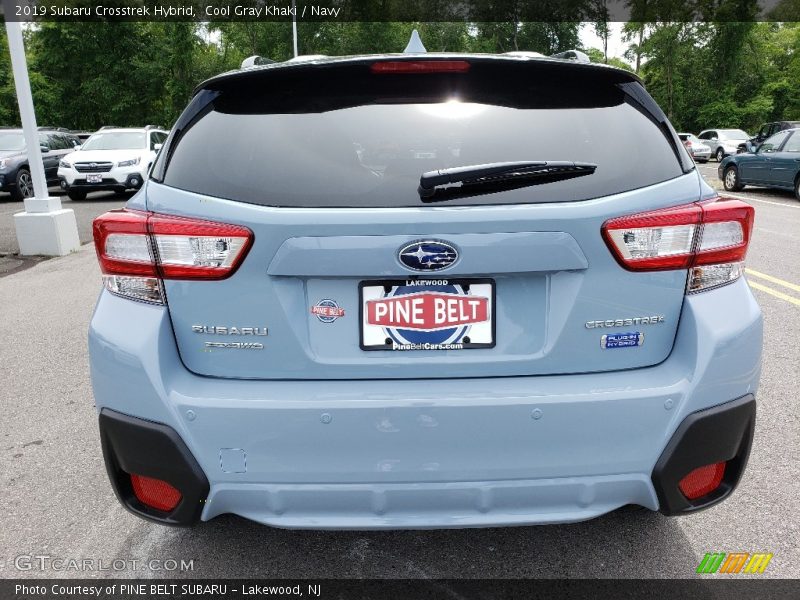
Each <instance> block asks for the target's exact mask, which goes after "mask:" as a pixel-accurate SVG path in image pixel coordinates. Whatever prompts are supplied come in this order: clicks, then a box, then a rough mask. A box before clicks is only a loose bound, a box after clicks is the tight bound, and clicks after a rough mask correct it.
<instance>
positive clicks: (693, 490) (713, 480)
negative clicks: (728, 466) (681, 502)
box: [678, 462, 725, 500]
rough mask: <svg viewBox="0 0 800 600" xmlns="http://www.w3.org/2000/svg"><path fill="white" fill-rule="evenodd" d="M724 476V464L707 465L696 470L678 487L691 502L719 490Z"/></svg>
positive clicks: (682, 480)
mask: <svg viewBox="0 0 800 600" xmlns="http://www.w3.org/2000/svg"><path fill="white" fill-rule="evenodd" d="M724 475H725V463H724V462H720V463H716V464H714V465H706V466H705V467H699V468H697V469H695V470H694V471H692V472H691V473H689V474H688V475H687V476H686V477H684V478H683V479H681V481H680V483H679V484H678V487H679V488H680V490H681V492H683V495H684V496H686V497H687V498H688V499H689V500H696V499H697V498H702V497H703V496H705V495H706V494H710V493H711V492H713V491H714V490H715V489H717V488H718V487H719V484H720V483H722V477H723V476H724Z"/></svg>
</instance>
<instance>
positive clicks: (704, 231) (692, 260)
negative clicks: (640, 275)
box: [602, 198, 755, 271]
mask: <svg viewBox="0 0 800 600" xmlns="http://www.w3.org/2000/svg"><path fill="white" fill-rule="evenodd" d="M754 213H755V211H754V210H753V207H752V206H750V205H749V204H745V203H744V202H740V201H739V200H731V199H727V198H721V199H719V200H716V201H714V202H696V203H693V204H686V205H683V206H677V207H675V208H668V209H665V210H656V211H651V212H646V213H639V214H636V215H630V216H626V217H619V218H616V219H611V220H609V221H606V222H605V223H604V224H603V230H602V231H603V237H604V238H605V240H606V243H607V244H608V247H609V248H610V249H611V251H612V252H613V254H614V256H615V258H616V259H617V261H618V262H619V263H620V265H622V266H623V267H625V268H626V269H629V270H631V271H659V270H667V269H688V268H691V267H695V266H699V265H717V264H721V263H735V262H740V261H742V260H744V257H745V255H746V254H747V246H748V244H749V242H750V233H751V231H752V229H753V216H754Z"/></svg>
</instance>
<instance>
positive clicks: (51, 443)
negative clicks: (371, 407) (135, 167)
mask: <svg viewBox="0 0 800 600" xmlns="http://www.w3.org/2000/svg"><path fill="white" fill-rule="evenodd" d="M700 168H701V171H702V172H703V173H704V174H706V176H707V179H708V180H709V182H711V183H712V184H714V185H717V184H718V182H717V181H716V163H713V162H712V163H709V164H708V165H703V166H701V167H700ZM736 196H737V197H739V198H742V199H744V200H745V201H746V202H749V203H751V204H752V205H753V206H754V207H755V208H756V226H755V231H754V235H753V240H752V244H751V248H750V253H749V256H748V281H749V282H750V284H751V286H752V287H753V289H754V293H755V295H756V297H757V298H758V300H759V302H760V304H761V306H762V309H763V311H764V318H765V344H764V363H763V374H762V380H761V388H760V390H759V393H758V403H759V406H758V419H757V426H756V437H755V442H754V447H753V451H752V455H751V458H750V464H749V466H748V469H747V471H746V473H745V476H744V479H743V481H742V483H741V485H740V486H739V488H738V489H737V491H736V492H735V493H734V495H733V496H732V497H731V498H730V499H729V500H727V501H726V502H723V503H722V504H721V505H719V506H716V507H714V508H711V509H709V510H706V511H703V512H701V513H698V514H695V515H692V516H688V517H679V518H665V517H662V516H661V515H659V514H657V513H651V512H649V511H646V510H634V509H622V510H619V511H616V512H614V513H611V514H609V515H606V516H604V517H601V518H598V519H595V520H592V521H588V522H585V523H578V524H573V525H550V526H542V527H518V528H507V529H470V530H441V531H400V532H314V531H286V530H277V529H272V528H267V527H264V526H261V525H257V524H254V523H250V522H248V521H245V520H244V519H240V518H238V517H232V516H224V517H220V518H217V519H214V520H213V521H211V522H208V523H203V524H201V525H199V526H197V527H194V528H190V529H174V528H167V527H163V526H159V525H154V524H150V523H148V522H145V521H142V520H140V519H138V518H136V517H134V516H132V515H130V514H128V513H127V512H126V511H125V510H124V509H123V508H122V507H121V506H120V505H119V504H118V503H117V501H116V499H115V498H114V496H113V493H112V491H111V488H110V486H109V484H108V481H107V477H106V473H105V470H104V467H103V461H102V457H101V453H100V445H99V440H98V434H97V425H96V415H95V412H94V408H93V405H92V392H91V388H90V383H89V371H88V364H87V354H86V331H87V326H88V321H89V319H90V317H91V312H92V309H93V305H94V301H95V298H96V296H97V293H98V291H99V271H98V268H97V266H96V261H95V256H94V251H93V249H92V247H91V246H90V245H87V246H84V247H83V248H82V249H81V251H80V252H78V253H75V254H73V255H70V256H67V257H63V258H58V259H52V260H47V261H44V262H41V263H40V264H37V265H35V266H33V267H31V268H30V269H27V270H24V271H20V272H17V273H14V274H11V275H9V276H7V277H4V278H0V306H2V307H3V319H2V321H1V322H0V323H1V324H0V329H2V332H3V339H4V341H5V343H4V344H2V345H1V346H0V365H2V367H0V396H1V397H2V398H1V399H0V402H1V403H2V407H3V418H2V419H0V518H1V519H2V527H0V577H105V576H138V577H167V576H176V577H261V578H271V577H272V578H274V577H309V578H322V577H398V578H404V577H414V578H436V577H453V578H461V577H476V578H477V577H480V578H483V577H485V578H490V577H499V578H505V577H666V578H675V577H681V578H683V577H692V576H694V574H695V569H696V567H697V564H698V563H699V561H700V559H702V557H703V556H704V554H705V553H706V552H771V553H773V554H774V558H773V559H772V562H771V563H770V564H769V567H768V568H767V570H766V572H765V573H764V574H763V575H760V576H759V577H798V576H800V519H798V518H797V515H798V514H800V453H799V452H798V448H799V447H800V445H799V442H800V417H798V412H797V410H796V408H795V406H796V394H797V389H798V387H800V351H799V350H800V202H798V201H797V200H795V199H794V197H793V196H792V195H791V194H789V193H777V192H770V191H765V190H751V189H749V188H746V189H745V190H744V191H743V192H742V193H739V194H736ZM118 200H119V199H112V200H108V203H109V204H111V203H116V204H117V205H118V204H120V203H121V202H119V201H118ZM105 203H106V201H105V200H104V201H98V202H96V203H94V202H92V203H86V204H85V205H82V206H81V210H86V214H87V215H88V216H87V219H89V220H90V216H91V213H92V212H94V213H95V214H96V213H100V212H102V211H104V210H106V209H107V207H106V206H105ZM65 205H67V202H65ZM3 209H5V205H4V204H3V200H2V199H0V210H3ZM76 212H77V211H76ZM82 214H83V213H82ZM5 231H6V230H5V229H3V230H2V231H0V237H5V236H6V233H5ZM84 239H86V238H84ZM4 243H5V242H4ZM20 556H21V557H22V559H19V558H18V557H20ZM31 556H33V557H36V556H47V557H50V558H49V559H36V558H33V559H31V558H29V557H31ZM56 558H59V559H78V560H84V559H89V560H92V561H94V562H93V563H91V564H92V565H93V568H92V569H90V570H85V571H77V570H74V569H72V568H68V569H66V570H58V569H56V568H54V566H53V564H52V559H56ZM152 560H155V561H162V562H156V563H150V564H148V563H147V561H152ZM170 560H175V561H178V563H180V561H181V560H184V561H193V562H192V567H193V568H192V569H187V570H185V571H182V572H181V571H172V570H168V569H169V567H171V566H172V563H169V562H168V561H170ZM113 561H118V562H116V563H114V562H113ZM132 561H136V563H135V564H134V563H133V562H132ZM164 561H167V562H164ZM42 564H43V565H45V568H43V569H40V568H39V565H42ZM84 564H88V563H84ZM20 565H21V566H22V569H20ZM27 565H32V568H30V569H28V568H26V566H27ZM48 565H49V566H48ZM103 565H105V567H106V570H98V569H99V568H101V567H102V566H103ZM114 566H116V567H119V569H118V570H116V569H115V568H114ZM715 577H718V575H715Z"/></svg>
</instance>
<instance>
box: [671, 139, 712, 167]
mask: <svg viewBox="0 0 800 600" xmlns="http://www.w3.org/2000/svg"><path fill="white" fill-rule="evenodd" d="M678 137H679V138H681V141H682V142H683V145H684V146H685V147H686V149H687V150H688V151H689V155H690V156H691V157H692V158H693V159H694V160H695V162H699V163H705V162H708V159H709V158H711V148H709V147H708V146H706V145H705V144H704V143H703V142H701V141H700V138H698V137H697V136H696V135H695V134H693V133H679V134H678Z"/></svg>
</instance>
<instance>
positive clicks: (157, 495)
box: [131, 473, 182, 512]
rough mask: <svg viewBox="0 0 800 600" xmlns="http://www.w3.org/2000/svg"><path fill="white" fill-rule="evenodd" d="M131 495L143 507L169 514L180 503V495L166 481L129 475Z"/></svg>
mask: <svg viewBox="0 0 800 600" xmlns="http://www.w3.org/2000/svg"><path fill="white" fill-rule="evenodd" d="M131 487H132V488H133V495H134V496H136V499H137V500H139V502H141V503H142V504H144V505H145V506H149V507H150V508H155V509H156V510H160V511H163V512H170V511H172V510H174V509H175V507H176V506H178V503H179V502H180V501H181V497H182V496H181V493H180V492H179V491H178V490H177V489H175V488H174V487H173V486H171V485H170V484H169V483H167V482H166V481H162V480H161V479H154V478H152V477H145V476H143V475H136V474H133V473H132V474H131Z"/></svg>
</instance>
